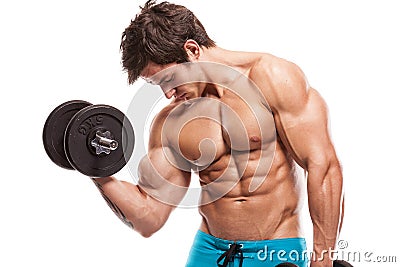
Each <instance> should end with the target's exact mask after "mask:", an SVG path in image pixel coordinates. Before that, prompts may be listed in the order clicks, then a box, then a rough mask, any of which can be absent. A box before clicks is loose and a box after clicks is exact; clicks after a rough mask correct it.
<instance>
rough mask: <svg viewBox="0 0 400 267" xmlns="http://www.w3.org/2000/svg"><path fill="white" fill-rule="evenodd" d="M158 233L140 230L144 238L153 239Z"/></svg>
mask: <svg viewBox="0 0 400 267" xmlns="http://www.w3.org/2000/svg"><path fill="white" fill-rule="evenodd" d="M155 232H156V231H149V230H138V233H139V234H140V235H141V236H142V237H144V238H149V237H151V236H152V235H153V234H154V233H155Z"/></svg>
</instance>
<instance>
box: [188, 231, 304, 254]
mask: <svg viewBox="0 0 400 267" xmlns="http://www.w3.org/2000/svg"><path fill="white" fill-rule="evenodd" d="M234 243H237V244H240V245H241V247H240V248H241V250H242V251H243V252H258V251H259V250H262V249H265V247H266V246H267V247H268V248H269V249H274V248H276V249H280V248H282V247H292V248H299V249H300V248H305V247H306V240H305V238H303V237H293V238H279V239H267V240H236V241H234V240H226V239H222V238H218V237H215V236H213V235H210V234H207V233H205V232H203V231H201V230H198V231H197V234H196V238H195V240H194V246H196V245H198V246H204V245H206V246H211V247H212V248H214V249H215V248H216V249H220V250H229V248H230V246H231V245H232V244H234ZM211 247H210V248H211Z"/></svg>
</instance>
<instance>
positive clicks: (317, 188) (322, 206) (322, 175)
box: [307, 161, 343, 266]
mask: <svg viewBox="0 0 400 267" xmlns="http://www.w3.org/2000/svg"><path fill="white" fill-rule="evenodd" d="M342 184H343V178H342V173H341V169H340V165H339V163H338V162H336V161H334V162H331V163H330V164H329V165H328V166H327V167H325V168H323V167H321V166H315V167H313V168H310V169H309V170H308V186H307V187H308V201H309V210H310V215H311V220H312V222H313V241H314V242H313V252H314V253H315V258H316V260H317V261H318V262H320V263H321V264H325V263H330V259H329V254H328V252H329V251H331V250H333V249H334V248H335V244H336V240H337V237H338V234H339V230H340V229H339V225H340V222H341V220H342V201H343V193H342ZM324 266H325V265H324ZM328 266H329V265H328ZM330 266H331V265H330Z"/></svg>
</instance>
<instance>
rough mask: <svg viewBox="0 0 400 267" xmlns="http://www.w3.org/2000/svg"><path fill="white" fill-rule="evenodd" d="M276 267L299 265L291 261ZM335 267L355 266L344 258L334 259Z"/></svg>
mask: <svg viewBox="0 0 400 267" xmlns="http://www.w3.org/2000/svg"><path fill="white" fill-rule="evenodd" d="M275 267H298V266H297V265H296V264H293V263H290V262H283V263H280V264H278V265H276V266H275ZM333 267H353V265H351V264H350V263H348V262H347V261H342V260H334V261H333Z"/></svg>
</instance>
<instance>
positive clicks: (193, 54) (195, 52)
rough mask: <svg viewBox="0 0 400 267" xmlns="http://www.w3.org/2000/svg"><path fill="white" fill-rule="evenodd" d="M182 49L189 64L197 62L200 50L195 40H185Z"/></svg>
mask: <svg viewBox="0 0 400 267" xmlns="http://www.w3.org/2000/svg"><path fill="white" fill-rule="evenodd" d="M183 49H185V51H186V54H187V56H188V59H189V61H190V62H194V61H198V59H199V57H200V52H201V49H200V46H199V44H198V43H197V42H196V41H195V40H192V39H189V40H187V41H186V42H185V44H184V45H183Z"/></svg>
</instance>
